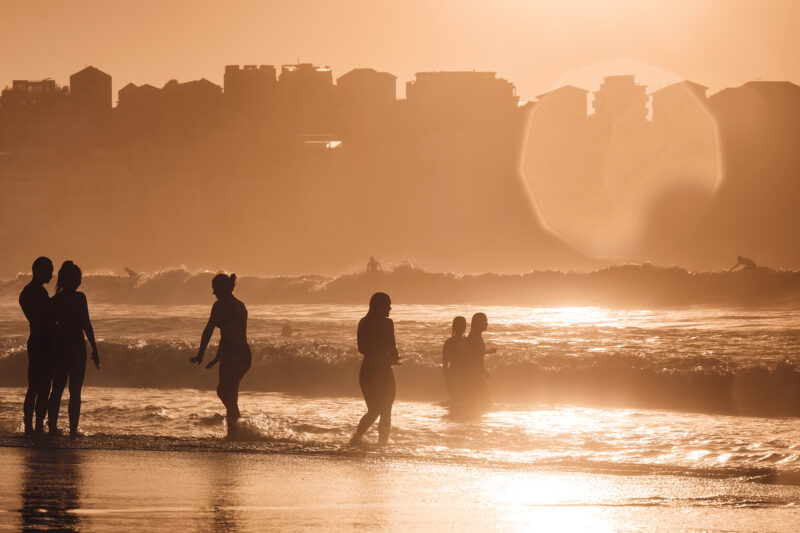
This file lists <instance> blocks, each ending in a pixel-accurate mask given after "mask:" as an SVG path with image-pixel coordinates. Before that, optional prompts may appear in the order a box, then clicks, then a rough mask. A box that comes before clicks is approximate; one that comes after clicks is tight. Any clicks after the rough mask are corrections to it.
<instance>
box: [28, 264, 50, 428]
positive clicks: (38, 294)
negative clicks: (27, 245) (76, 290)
mask: <svg viewBox="0 0 800 533" xmlns="http://www.w3.org/2000/svg"><path fill="white" fill-rule="evenodd" d="M32 270H33V279H32V280H31V282H30V283H28V284H27V285H25V288H24V289H22V292H21V293H20V294H19V305H20V307H21V308H22V312H23V313H25V318H27V319H28V325H29V326H30V334H29V335H28V391H27V392H26V393H25V402H24V404H23V407H22V417H23V420H24V423H25V434H26V435H30V434H31V433H33V431H34V427H33V414H34V411H35V412H36V433H42V432H43V431H44V419H45V416H47V400H48V398H47V397H48V395H49V394H50V363H51V361H50V360H51V357H52V352H53V333H54V329H55V322H54V320H53V310H52V306H51V302H50V295H49V294H47V289H45V288H44V285H45V284H46V283H50V280H51V279H53V262H52V261H50V259H48V258H47V257H39V258H37V259H36V260H35V261H34V262H33V268H32Z"/></svg>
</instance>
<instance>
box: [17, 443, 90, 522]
mask: <svg viewBox="0 0 800 533" xmlns="http://www.w3.org/2000/svg"><path fill="white" fill-rule="evenodd" d="M81 453H82V452H81V451H79V450H48V449H36V448H31V449H27V450H25V453H24V455H23V463H24V470H23V474H22V494H21V496H22V508H21V509H20V516H21V520H22V524H21V525H22V530H23V531H30V530H41V529H48V530H52V529H57V530H59V531H78V530H79V529H80V527H79V526H80V517H79V516H78V515H77V514H75V512H74V510H75V509H77V508H78V507H79V504H80V488H81V483H82V477H83V476H82V474H81Z"/></svg>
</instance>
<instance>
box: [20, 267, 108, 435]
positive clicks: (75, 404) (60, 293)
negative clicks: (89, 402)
mask: <svg viewBox="0 0 800 533" xmlns="http://www.w3.org/2000/svg"><path fill="white" fill-rule="evenodd" d="M32 270H33V279H32V280H31V282H30V283H28V284H27V285H26V286H25V288H23V289H22V292H21V293H20V295H19V304H20V307H22V311H23V313H25V318H27V319H28V324H29V326H30V335H29V336H28V390H27V392H26V394H25V402H24V403H23V421H24V425H25V434H26V435H30V434H34V433H35V434H41V433H44V420H45V416H46V417H47V425H48V429H49V433H50V434H51V435H58V434H59V433H60V430H59V429H58V414H59V411H60V409H61V396H62V394H63V392H64V388H65V387H66V386H67V383H69V408H68V413H69V435H70V437H77V436H78V423H79V421H80V415H81V388H82V387H83V379H84V377H85V375H86V338H88V339H89V343H90V344H91V346H92V361H93V362H94V364H95V366H96V367H97V368H98V369H99V368H100V355H99V353H98V351H97V343H96V342H95V338H94V330H93V328H92V322H91V320H90V319H89V306H88V304H87V302H86V295H85V294H83V293H82V292H79V291H78V287H80V285H81V277H82V274H81V269H80V268H78V265H76V264H75V263H73V262H72V261H64V263H63V264H62V265H61V268H60V269H59V270H58V279H57V281H56V292H55V295H54V296H53V297H52V298H50V296H49V294H48V293H47V289H45V287H44V286H45V285H46V284H47V283H49V282H50V280H51V279H52V278H53V262H52V261H51V260H50V259H48V258H47V257H39V258H37V259H36V260H35V261H34V262H33V267H32ZM84 335H85V336H84ZM34 414H35V415H36V422H35V426H34Z"/></svg>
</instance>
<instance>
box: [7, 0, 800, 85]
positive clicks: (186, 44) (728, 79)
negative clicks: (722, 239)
mask: <svg viewBox="0 0 800 533" xmlns="http://www.w3.org/2000/svg"><path fill="white" fill-rule="evenodd" d="M798 22H800V1H793V0H787V1H781V0H752V1H740V0H713V1H703V0H685V1H684V0H630V1H624V0H602V1H600V0H593V1H590V0H553V1H534V0H491V1H488V0H486V1H478V0H441V1H437V0H423V1H417V0H402V1H396V2H388V1H384V0H379V1H376V0H364V1H352V0H336V1H309V0H293V1H285V0H281V1H239V0H237V1H232V2H221V1H214V2H209V1H202V0H141V1H109V0H90V1H80V0H76V1H72V2H55V1H47V2H43V1H31V0H26V1H17V0H0V85H7V84H10V82H11V80H12V79H39V78H43V77H52V78H54V79H56V80H57V81H58V82H59V83H64V84H66V83H67V82H68V76H69V74H70V73H72V72H75V71H77V70H79V69H81V68H82V67H83V66H85V65H88V64H91V65H95V66H97V67H99V68H101V69H102V70H104V71H106V72H108V73H109V74H111V75H112V76H113V77H114V90H115V91H116V90H118V89H119V88H121V87H122V86H123V85H124V84H126V83H127V82H129V81H133V82H135V83H152V84H154V85H158V86H161V85H163V84H164V82H166V81H167V80H168V79H170V78H177V79H179V80H182V81H183V80H189V79H197V78H200V77H205V78H208V79H210V80H212V81H214V82H217V83H220V84H221V83H222V74H223V68H224V65H225V64H234V63H240V64H242V63H266V64H276V65H280V64H285V63H292V62H295V61H296V60H297V59H300V60H302V61H304V62H314V63H317V64H327V65H330V66H331V67H333V69H334V76H337V77H338V76H340V75H342V74H344V73H345V72H347V71H348V70H350V69H351V68H354V67H364V66H370V67H373V68H376V69H378V70H385V71H388V72H391V73H393V74H395V75H396V76H398V78H399V80H398V81H399V83H398V91H399V94H401V95H402V93H403V84H404V83H405V82H406V81H407V80H409V79H411V78H412V77H413V74H414V72H418V71H425V70H456V69H464V70H471V69H475V70H492V71H496V72H498V74H499V75H500V76H502V77H505V78H507V79H509V80H511V81H513V82H514V83H515V84H516V85H517V93H518V94H519V95H520V96H521V97H522V98H523V99H532V98H533V97H534V96H535V95H537V94H539V93H541V92H544V91H546V90H549V89H551V88H554V87H556V86H558V85H560V84H561V83H563V82H564V81H565V80H568V81H570V82H573V83H582V84H583V85H584V86H585V87H586V88H589V89H592V88H594V87H593V86H594V85H596V82H597V81H598V80H597V76H598V73H607V74H619V73H625V72H623V71H625V70H637V71H640V72H638V73H639V74H640V76H641V77H642V80H641V81H644V82H647V83H649V84H651V85H657V84H660V85H663V84H665V83H667V82H669V81H670V80H671V79H674V78H676V77H681V78H690V79H693V80H696V81H698V82H700V83H703V84H704V85H708V86H709V87H711V88H712V90H717V89H719V88H722V87H725V86H730V85H738V84H741V83H743V82H744V81H747V80H749V79H759V78H760V79H765V80H767V79H784V80H791V81H794V82H800V60H798V59H800V58H798V53H797V51H798V50H800V31H797V24H798ZM598 64H599V65H600V66H599V67H598ZM648 69H649V70H648ZM644 70H648V72H643V71H644ZM115 100H116V98H115Z"/></svg>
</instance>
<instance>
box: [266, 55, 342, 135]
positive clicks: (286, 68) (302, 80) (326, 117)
mask: <svg viewBox="0 0 800 533" xmlns="http://www.w3.org/2000/svg"><path fill="white" fill-rule="evenodd" d="M278 103H279V109H280V118H279V121H280V125H281V127H282V128H284V131H286V132H287V133H289V134H290V135H293V136H298V137H299V138H302V139H305V140H307V139H314V138H315V137H322V138H327V137H329V136H331V135H332V133H333V130H334V125H333V117H334V85H333V72H332V71H331V69H330V68H329V67H320V66H316V65H313V64H311V63H297V64H294V65H283V66H281V73H280V76H279V77H278Z"/></svg>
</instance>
